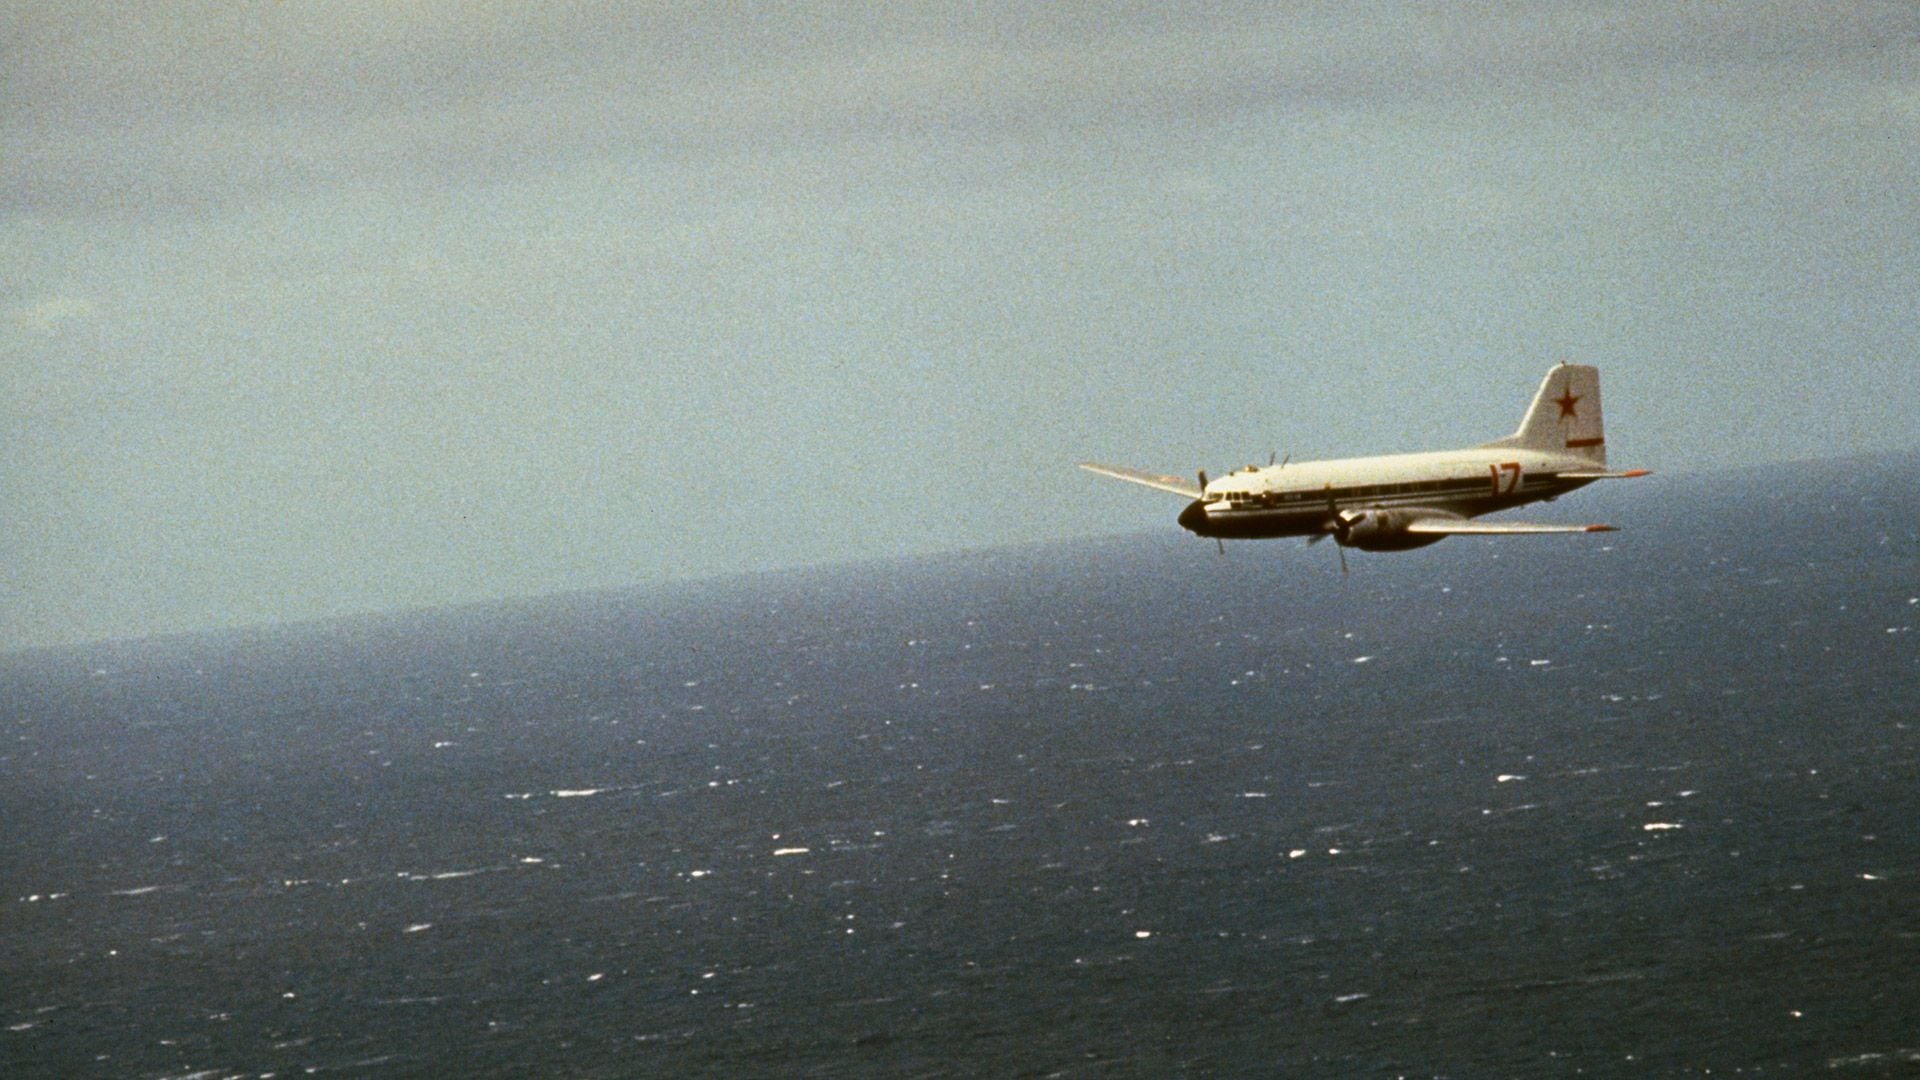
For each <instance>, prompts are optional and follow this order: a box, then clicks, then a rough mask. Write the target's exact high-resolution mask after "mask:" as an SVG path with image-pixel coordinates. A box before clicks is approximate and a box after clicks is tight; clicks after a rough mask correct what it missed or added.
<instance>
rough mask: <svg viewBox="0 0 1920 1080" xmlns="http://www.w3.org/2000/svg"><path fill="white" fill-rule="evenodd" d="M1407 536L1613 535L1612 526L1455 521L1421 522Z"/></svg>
mask: <svg viewBox="0 0 1920 1080" xmlns="http://www.w3.org/2000/svg"><path fill="white" fill-rule="evenodd" d="M1407 531H1408V532H1410V533H1418V534H1420V535H1423V536H1533V535H1537V534H1542V533H1592V532H1613V531H1614V528H1613V526H1611V525H1536V524H1533V523H1530V522H1525V521H1467V520H1464V519H1454V518H1441V517H1434V518H1422V519H1421V520H1419V521H1416V522H1414V523H1413V524H1411V525H1408V526H1407Z"/></svg>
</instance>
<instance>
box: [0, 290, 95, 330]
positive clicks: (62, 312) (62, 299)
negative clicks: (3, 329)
mask: <svg viewBox="0 0 1920 1080" xmlns="http://www.w3.org/2000/svg"><path fill="white" fill-rule="evenodd" d="M93 314H94V303H93V301H91V300H89V299H87V298H86V297H84V296H68V295H60V294H55V295H53V296H46V297H42V298H41V299H39V300H36V301H33V302H32V303H28V304H21V305H18V306H16V307H11V308H8V309H7V324H8V325H9V326H11V327H13V328H14V329H15V330H16V331H19V332H22V333H25V334H30V335H34V336H47V335H52V334H56V333H59V332H60V331H61V330H64V329H66V328H67V327H69V326H72V325H73V324H75V323H80V322H84V321H86V320H88V319H91V318H92V317H93Z"/></svg>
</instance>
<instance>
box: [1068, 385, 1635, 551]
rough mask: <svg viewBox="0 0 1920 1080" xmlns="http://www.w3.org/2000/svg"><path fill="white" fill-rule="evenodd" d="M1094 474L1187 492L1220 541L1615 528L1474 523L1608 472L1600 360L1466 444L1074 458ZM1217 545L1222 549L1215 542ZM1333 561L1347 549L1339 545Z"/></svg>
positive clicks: (1380, 539) (1203, 528)
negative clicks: (1323, 457)
mask: <svg viewBox="0 0 1920 1080" xmlns="http://www.w3.org/2000/svg"><path fill="white" fill-rule="evenodd" d="M1080 467H1081V468H1083V469H1086V470H1088V471H1090V472H1096V473H1099V474H1100V475H1102V476H1110V477H1113V478H1114V479H1116V480H1125V481H1128V482H1129V483H1134V484H1144V485H1145V486H1147V487H1150V488H1158V489H1159V490H1161V491H1168V492H1172V493H1173V494H1175V495H1183V496H1185V497H1187V498H1188V499H1190V500H1192V501H1191V502H1190V503H1189V504H1188V505H1187V508H1186V509H1185V510H1182V511H1181V512H1180V517H1179V518H1178V521H1179V524H1180V526H1181V528H1184V529H1186V530H1187V531H1188V532H1191V533H1194V534H1196V535H1199V536H1208V537H1213V538H1214V539H1215V540H1216V541H1223V540H1233V539H1240V540H1263V539H1271V538H1275V537H1286V536H1304V537H1307V542H1308V543H1309V544H1312V543H1317V542H1319V541H1321V540H1324V539H1326V538H1327V537H1329V536H1331V537H1333V539H1334V542H1335V543H1336V544H1337V545H1338V546H1339V547H1340V548H1342V549H1345V548H1355V549H1358V550H1360V551H1405V550H1408V549H1410V548H1418V547H1425V546H1427V545H1428V544H1436V543H1439V542H1440V541H1441V540H1444V539H1446V538H1447V537H1449V536H1516V535H1533V534H1541V533H1589V532H1612V531H1613V526H1611V525H1549V524H1533V523H1528V522H1514V521H1508V522H1493V521H1475V520H1473V519H1474V518H1477V517H1479V516H1480V515H1482V514H1490V513H1493V512H1494V511H1497V510H1506V509H1509V508H1511V507H1515V506H1521V505H1524V504H1526V503H1530V502H1541V501H1551V500H1553V499H1556V498H1559V497H1560V496H1562V495H1565V494H1566V493H1567V492H1570V491H1576V490H1578V489H1580V488H1583V487H1586V486H1587V485H1588V484H1591V483H1593V482H1594V481H1595V480H1616V479H1625V478H1629V477H1636V476H1646V475H1648V470H1646V469H1630V470H1627V471H1625V472H1610V471H1608V469H1607V442H1606V436H1605V434H1604V432H1603V431H1602V428H1601V422H1600V369H1598V368H1596V367H1591V366H1589V365H1586V364H1566V363H1563V364H1560V365H1558V366H1556V367H1554V368H1553V369H1552V370H1551V371H1548V372H1547V377H1546V378H1545V379H1544V380H1542V381H1541V383H1540V390H1539V392H1538V393H1536V394H1535V395H1534V396H1533V404H1532V405H1531V406H1529V407H1528V409H1527V414H1526V417H1525V418H1524V419H1522V420H1521V421H1520V427H1519V430H1517V431H1515V432H1514V433H1513V434H1512V435H1509V436H1507V437H1506V438H1504V439H1495V440H1494V441H1492V442H1489V443H1482V444H1480V445H1479V446H1475V447H1470V448H1467V449H1464V450H1440V451H1434V452H1430V453H1421V454H1390V455H1385V456H1381V457H1362V458H1337V459H1333V460H1328V461H1299V462H1288V461H1283V462H1281V463H1280V464H1278V465H1274V464H1272V463H1271V459H1269V463H1268V465H1267V466H1265V467H1264V468H1263V467H1260V466H1256V465H1248V466H1245V467H1244V468H1241V469H1236V470H1235V471H1234V472H1232V473H1230V474H1229V475H1227V476H1224V477H1221V478H1220V479H1218V480H1214V481H1211V482H1209V481H1208V480H1207V474H1206V471H1205V470H1201V472H1200V474H1199V481H1200V482H1199V484H1198V485H1195V484H1194V483H1192V482H1190V481H1187V480H1184V479H1182V478H1180V477H1178V476H1161V475H1159V474H1157V473H1150V472H1145V471H1142V470H1140V469H1129V468H1124V467H1122V466H1118V465H1102V464H1099V463H1097V462H1091V461H1089V462H1082V463H1081V465H1080ZM1221 550H1223V551H1224V550H1225V545H1224V544H1222V546H1221ZM1340 569H1341V572H1343V573H1344V572H1345V571H1346V569H1347V555H1346V552H1345V551H1344V550H1342V551H1341V552H1340Z"/></svg>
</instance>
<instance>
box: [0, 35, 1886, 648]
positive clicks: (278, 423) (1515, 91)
mask: <svg viewBox="0 0 1920 1080" xmlns="http://www.w3.org/2000/svg"><path fill="white" fill-rule="evenodd" d="M954 6H955V7H957V8H960V9H961V10H962V12H963V13H961V14H955V13H951V12H947V11H943V10H942V9H941V8H939V7H933V6H916V5H893V4H884V5H873V6H866V5H832V4H809V5H792V6H789V5H748V4H724V5H722V4H712V5H708V4H691V5H685V6H684V7H683V6H681V5H654V4H639V5H626V6H623V7H618V9H617V10H618V11H619V12H621V13H619V14H608V12H607V11H606V10H605V8H606V7H607V5H601V4H577V5H566V4H546V5H528V4H520V3H504V2H502V3H490V2H466V3H402V2H372V0H369V2H362V3H350V4H349V3H342V4H279V3H265V2H259V3H217V2H203V3H189V2H181V0H165V2H145V0H134V2H113V3H76V2H73V0H61V2H59V3H47V4H17V3H15V4H0V648H12V647H18V646H22V645H30V644H41V643H52V642H65V641H78V640H86V639H91V638H99V637H109V636H126V635H135V634H145V633H152V632H158V631H171V630H179V629H190V628H197V627H202V626H212V625H223V624H233V623H244V622H252V621H261V620H278V619H291V618H306V617H312V616H317V615H327V614H336V613H343V612H350V611H364V610H374V609H381V608H388V607H401V606H415V605H422V604H431V603H439V602H446V601H456V600H471V599H480V598H487V597H495V596H505V595H515V594H526V593H539V592H549V591H555V590H563V589H579V588H592V587H600V586H616V585H627V584H634V583H640V582H647V581H655V580H661V579H665V578H672V577H680V576H688V575H701V574H712V573H720V572H726V571H729V570H735V569H753V568H763V567H773V566H782V565H788V564H798V563H815V562H822V561H830V560H836V559H842V558H849V557H861V556H870V555H886V554H893V553H903V552H919V551H931V550H938V549H943V548H950V547H964V546H978V545H985V544H994V543H1002V542H1008V541H1017V540H1022V539H1027V538H1047V537H1067V536H1075V535H1085V534H1092V533H1104V532H1112V531H1116V530H1126V529H1135V528H1148V527H1163V528H1168V529H1172V528H1174V525H1173V522H1172V518H1173V516H1174V515H1175V514H1176V513H1177V512H1178V511H1179V509H1180V506H1179V500H1178V499H1176V498H1174V497H1172V496H1161V495H1159V494H1157V493H1155V492H1151V491H1147V490H1145V489H1135V488H1132V487H1128V486H1126V485H1120V484H1115V483H1112V482H1111V481H1104V480H1101V479H1100V478H1097V477H1094V476H1091V475H1088V474H1086V473H1082V472H1079V471H1078V470H1076V469H1074V468H1073V463H1074V462H1076V461H1079V460H1082V459H1084V458H1096V459H1101V460H1108V461H1114V462H1118V463H1122V464H1132V465H1138V466H1142V467H1149V468H1156V469H1165V470H1167V471H1177V472H1182V473H1185V472H1189V471H1191V470H1192V469H1194V468H1197V467H1201V466H1205V467H1209V468H1212V469H1214V470H1216V471H1217V470H1220V469H1223V468H1227V467H1231V466H1233V465H1235V464H1242V463H1245V462H1247V461H1251V460H1260V461H1264V460H1265V459H1266V455H1267V454H1268V452H1270V451H1274V450H1278V451H1280V452H1283V453H1292V454H1293V455H1294V456H1295V457H1297V458H1300V457H1308V456H1325V455H1339V454H1348V453H1367V452H1387V451H1396V450H1409V449H1423V448H1431V447H1437V446H1442V445H1448V444H1460V443H1467V442H1474V441H1479V440H1482V439H1487V438H1493V437H1496V436H1499V435H1503V434H1506V433H1507V432H1508V431H1510V430H1511V429H1512V428H1513V426H1514V425H1515V423H1516V422H1517V420H1518V418H1519V413H1520V411H1521V409H1522V407H1523V405H1524V403H1525V401H1526V399H1527V397H1528V395H1530V394H1531V392H1532V390H1533V388H1534V386H1535V385H1536V384H1537V382H1538V381H1539V378H1540V376H1541V374H1542V373H1543V372H1544V370H1545V369H1546V367H1547V366H1548V365H1549V364H1550V363H1552V362H1553V361H1556V360H1560V359H1563V358H1564V359H1574V360H1580V361H1584V362H1589V363H1595V364H1598V365H1600V367H1601V369H1602V371H1603V373H1604V377H1605V382H1606V389H1607V411H1608V421H1609V424H1608V429H1609V436H1610V437H1609V443H1610V445H1611V447H1612V450H1613V454H1614V461H1615V463H1616V464H1620V465H1638V466H1649V467H1652V468H1655V469H1665V470H1670V471H1683V470H1692V469H1698V468H1704V467H1711V466H1719V465H1725V464H1731V463H1737V462H1745V461H1779V460H1789V459H1795V458H1805V457H1811V456H1825V455H1836V454H1849V453H1857V452H1862V451H1875V450H1885V449H1892V448H1898V447H1908V446H1912V445H1915V444H1916V443H1920V435H1916V432H1920V406H1916V404H1915V400H1916V393H1915V391H1916V387H1920V349H1917V348H1916V346H1917V345H1920V329H1916V328H1917V327H1920V9H1916V8H1915V7H1914V6H1913V5H1911V4H1884V5H1882V4H1872V3H1835V4H1820V3H1804V2H1795V3H1780V4H1765V3H1700V4H1688V5H1684V6H1673V7H1666V6H1659V5H1653V4H1648V3H1645V2H1643V0H1633V2H1626V3H1618V4H1609V3H1568V4H1551V3H1528V4H1516V5H1512V6H1507V5H1500V4H1474V5H1437V4H1420V5H1405V6H1400V5H1385V6H1358V5H1354V4H1349V3H1340V4H1332V5H1326V6H1319V5H1301V4H1278V5H1243V4H1235V3H1191V4H1178V3H1164V2H1154V3H1143V4H1131V5H1120V6H1114V7H1112V8H1110V9H1105V10H1102V11H1101V12H1100V13H1098V14H1090V13H1085V12H1083V11H1082V7H1083V6H1082V5H1054V4H978V5H954ZM943 7H944V6H943ZM794 8H800V9H801V10H802V11H803V12H804V13H796V12H795V11H794V10H793V9H794ZM1647 482H1657V481H1643V483H1647ZM1196 543H1199V541H1196ZM1278 554H1279V553H1278V552H1276V553H1275V555H1276V556H1278Z"/></svg>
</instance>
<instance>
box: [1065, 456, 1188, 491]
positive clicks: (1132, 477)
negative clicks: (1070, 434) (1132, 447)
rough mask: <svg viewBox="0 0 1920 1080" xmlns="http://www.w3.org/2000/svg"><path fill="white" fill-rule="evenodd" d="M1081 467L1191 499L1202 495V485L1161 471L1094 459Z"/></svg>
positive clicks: (1085, 462) (1082, 463)
mask: <svg viewBox="0 0 1920 1080" xmlns="http://www.w3.org/2000/svg"><path fill="white" fill-rule="evenodd" d="M1080 467H1081V468H1083V469H1085V470H1087V471H1088V472H1096V473H1099V474H1100V475H1101V476H1111V477H1113V478H1114V479H1115V480H1125V481H1126V482H1128V483H1130V484H1144V485H1146V486H1147V487H1150V488H1159V489H1160V490H1161V491H1171V492H1173V493H1174V494H1175V495H1185V496H1186V497H1187V498H1189V499H1197V498H1199V497H1200V485H1198V484H1196V483H1194V482H1193V481H1191V480H1184V479H1181V478H1180V477H1178V476H1162V475H1160V474H1159V473H1150V472H1145V471H1143V470H1140V469H1129V468H1126V467H1124V466H1120V465H1101V464H1099V463H1097V462H1092V461H1083V462H1081V463H1080Z"/></svg>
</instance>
